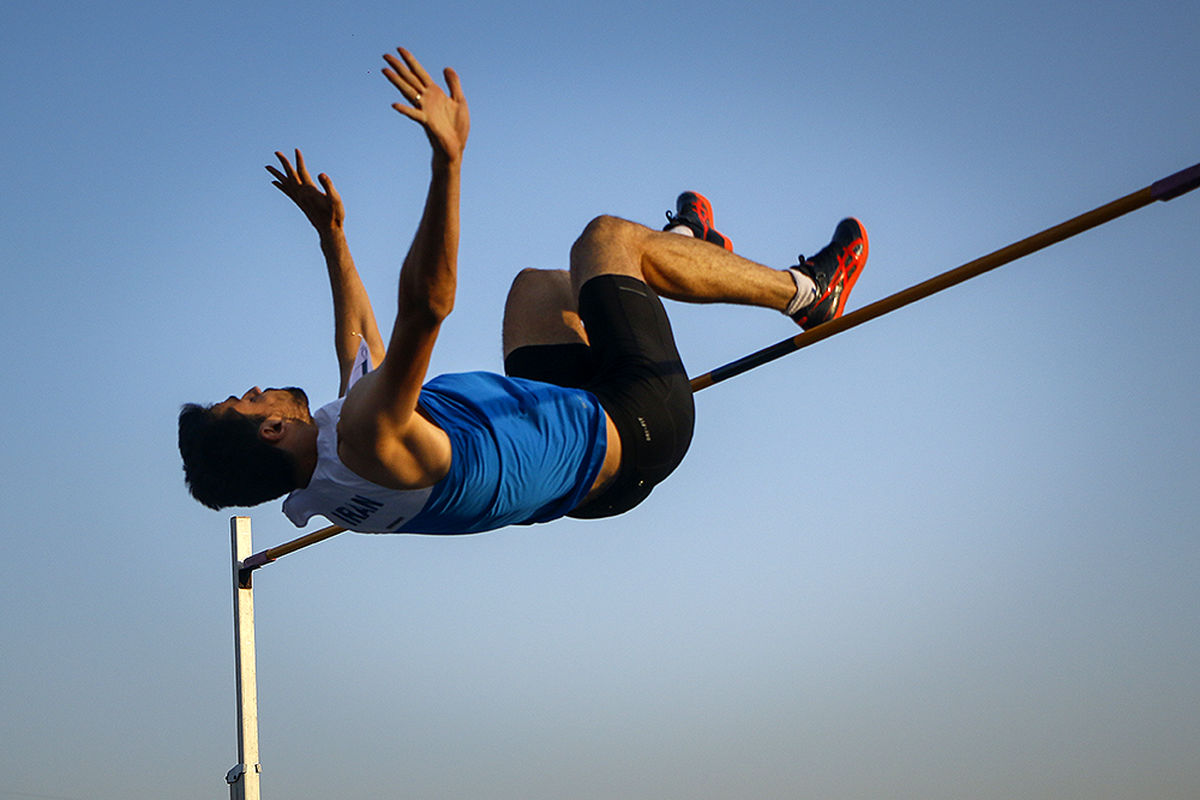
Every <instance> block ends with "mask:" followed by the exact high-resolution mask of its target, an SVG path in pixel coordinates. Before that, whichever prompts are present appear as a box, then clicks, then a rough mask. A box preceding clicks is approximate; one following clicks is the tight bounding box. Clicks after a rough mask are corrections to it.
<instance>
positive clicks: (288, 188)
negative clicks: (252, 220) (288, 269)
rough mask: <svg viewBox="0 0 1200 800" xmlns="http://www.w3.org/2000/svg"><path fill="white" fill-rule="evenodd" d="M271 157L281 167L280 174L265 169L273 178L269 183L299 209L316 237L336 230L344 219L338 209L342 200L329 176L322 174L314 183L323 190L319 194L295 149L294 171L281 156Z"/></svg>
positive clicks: (276, 171) (285, 158)
mask: <svg viewBox="0 0 1200 800" xmlns="http://www.w3.org/2000/svg"><path fill="white" fill-rule="evenodd" d="M275 157H276V158H278V159H279V162H280V163H281V164H282V165H283V172H280V171H279V170H277V169H275V168H274V167H271V166H268V167H267V172H269V173H271V174H272V175H274V176H275V180H273V181H271V183H272V184H273V185H274V186H276V187H277V188H278V189H279V191H281V192H283V193H284V194H286V195H287V196H288V197H290V198H291V199H292V202H293V203H295V204H296V205H297V206H299V207H300V210H301V211H303V212H304V216H306V217H308V221H309V222H311V223H312V225H313V227H314V228H316V229H317V232H318V233H325V232H327V231H332V230H337V229H340V228H341V227H342V223H343V222H345V219H346V209H345V208H344V207H343V206H342V198H341V196H340V195H339V194H338V193H337V189H335V188H333V181H331V180H330V179H329V176H328V175H326V174H325V173H324V172H322V173H321V174H320V175H318V176H317V180H318V181H320V182H321V186H322V187H324V189H325V191H324V192H322V191H321V189H320V188H319V187H318V186H317V184H316V183H315V182H314V181H313V179H312V176H311V175H309V174H308V169H307V168H306V167H305V166H304V156H303V155H301V154H300V150H299V148H297V149H296V166H295V168H293V167H292V164H291V162H290V161H288V159H287V156H285V155H284V154H283V153H280V152H279V151H276V152H275Z"/></svg>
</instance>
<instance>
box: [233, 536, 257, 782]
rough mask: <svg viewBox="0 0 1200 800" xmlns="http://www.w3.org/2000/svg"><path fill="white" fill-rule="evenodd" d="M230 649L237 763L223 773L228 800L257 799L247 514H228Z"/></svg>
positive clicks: (255, 709)
mask: <svg viewBox="0 0 1200 800" xmlns="http://www.w3.org/2000/svg"><path fill="white" fill-rule="evenodd" d="M229 533H230V539H231V540H232V546H233V651H234V658H235V661H236V663H237V706H238V763H237V765H236V766H234V768H233V769H231V770H229V773H228V774H227V775H226V776H225V781H226V782H227V783H228V784H229V797H230V800H259V791H258V790H259V786H258V784H259V774H260V773H261V772H262V767H261V766H260V765H259V763H258V681H257V678H256V677H255V668H254V588H253V585H252V583H251V577H250V576H251V573H250V572H249V571H248V570H243V567H242V562H243V561H245V560H246V559H247V558H249V557H250V554H251V553H252V552H253V550H252V549H251V546H250V518H249V517H232V518H231V519H230V520H229Z"/></svg>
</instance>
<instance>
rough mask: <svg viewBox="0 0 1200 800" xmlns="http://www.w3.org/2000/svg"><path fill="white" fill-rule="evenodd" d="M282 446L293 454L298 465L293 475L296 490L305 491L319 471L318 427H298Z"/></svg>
mask: <svg viewBox="0 0 1200 800" xmlns="http://www.w3.org/2000/svg"><path fill="white" fill-rule="evenodd" d="M281 446H282V447H283V448H284V449H286V450H287V451H288V453H290V454H291V456H292V461H293V462H294V463H295V465H296V469H295V472H294V473H293V474H294V477H295V480H296V488H297V489H303V488H304V487H306V486H308V484H309V482H310V481H311V480H312V476H313V472H315V471H316V469H317V426H316V425H315V424H312V423H309V424H305V425H300V426H297V428H296V430H295V431H294V432H293V434H292V435H291V436H289V437H288V440H287V441H286V442H284V443H282V444H281Z"/></svg>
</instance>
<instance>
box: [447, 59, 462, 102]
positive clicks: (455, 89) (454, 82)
mask: <svg viewBox="0 0 1200 800" xmlns="http://www.w3.org/2000/svg"><path fill="white" fill-rule="evenodd" d="M442 75H444V76H445V78H446V88H447V89H449V90H450V97H451V98H452V99H454V100H458V101H461V100H462V99H463V92H462V84H461V83H460V82H459V80H458V73H457V72H455V71H454V70H453V69H451V68H450V67H446V68H445V69H444V70H442Z"/></svg>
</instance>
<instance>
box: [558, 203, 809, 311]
mask: <svg viewBox="0 0 1200 800" xmlns="http://www.w3.org/2000/svg"><path fill="white" fill-rule="evenodd" d="M605 274H609V275H611V274H618V275H630V276H632V277H634V278H637V279H639V280H642V281H645V282H646V283H647V284H649V286H650V287H651V288H652V289H654V291H656V292H657V293H658V294H660V295H661V296H663V297H669V298H671V299H672V300H681V301H683V302H687V303H736V304H739V305H750V306H760V307H762V308H773V309H775V310H777V311H783V310H784V309H785V308H787V305H788V302H789V301H790V300H791V299H792V296H793V295H795V293H796V284H795V281H793V279H792V277H791V275H790V274H789V273H788V272H787V271H786V270H778V269H772V268H771V267H767V266H764V265H762V264H758V263H756V262H754V261H750V260H749V259H745V258H742V257H741V256H739V255H736V254H734V253H731V252H729V251H727V250H724V249H722V248H720V247H715V246H714V245H712V244H711V243H709V242H704V241H700V240H697V239H692V238H690V237H686V236H679V235H676V234H672V233H663V232H659V231H653V230H650V229H649V228H647V227H645V226H642V225H638V224H637V223H634V222H629V221H628V220H623V219H620V218H618V217H610V216H602V217H597V218H596V219H594V220H592V221H591V222H590V223H589V224H588V226H587V228H585V229H584V231H583V233H582V234H581V235H580V237H579V239H577V240H576V242H575V244H574V246H572V248H571V280H572V282H573V284H574V287H575V294H576V295H578V292H579V288H580V287H581V286H583V284H585V283H587V281H588V280H589V279H591V278H594V277H596V276H597V275H605Z"/></svg>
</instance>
